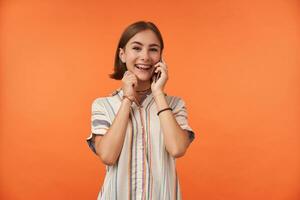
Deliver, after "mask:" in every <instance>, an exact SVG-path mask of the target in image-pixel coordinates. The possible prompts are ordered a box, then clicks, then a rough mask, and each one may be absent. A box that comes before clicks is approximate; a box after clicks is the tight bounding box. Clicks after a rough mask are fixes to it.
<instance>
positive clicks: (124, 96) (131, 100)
mask: <svg viewBox="0 0 300 200" xmlns="http://www.w3.org/2000/svg"><path fill="white" fill-rule="evenodd" d="M125 98H126V99H129V101H130V102H131V104H132V102H134V100H133V99H130V98H129V97H128V96H127V95H123V99H125Z"/></svg>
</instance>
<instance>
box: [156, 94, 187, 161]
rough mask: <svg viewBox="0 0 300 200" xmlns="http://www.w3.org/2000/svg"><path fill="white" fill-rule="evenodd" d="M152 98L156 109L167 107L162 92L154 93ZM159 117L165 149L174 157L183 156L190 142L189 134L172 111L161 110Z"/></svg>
mask: <svg viewBox="0 0 300 200" xmlns="http://www.w3.org/2000/svg"><path fill="white" fill-rule="evenodd" d="M154 99H155V102H156V105H157V109H158V110H161V109H164V108H167V107H169V105H168V103H167V100H166V97H165V95H164V93H162V92H160V93H158V94H155V95H154ZM159 119H160V124H161V126H162V129H163V134H164V135H163V137H164V143H165V146H166V149H167V151H168V152H169V153H170V154H171V155H172V156H173V157H175V158H178V157H181V156H183V155H184V154H185V152H186V150H187V148H188V146H189V145H190V143H191V140H190V139H189V134H188V133H187V131H185V130H183V129H182V128H181V127H180V126H179V124H178V123H177V121H176V119H175V117H174V114H173V112H172V111H170V110H166V111H163V112H161V113H160V114H159Z"/></svg>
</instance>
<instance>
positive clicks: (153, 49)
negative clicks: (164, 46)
mask: <svg viewBox="0 0 300 200" xmlns="http://www.w3.org/2000/svg"><path fill="white" fill-rule="evenodd" d="M150 51H158V49H155V48H152V49H150Z"/></svg>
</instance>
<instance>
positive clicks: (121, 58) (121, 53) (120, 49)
mask: <svg viewBox="0 0 300 200" xmlns="http://www.w3.org/2000/svg"><path fill="white" fill-rule="evenodd" d="M119 58H120V60H121V61H122V63H125V62H126V56H125V52H124V50H123V49H122V48H119Z"/></svg>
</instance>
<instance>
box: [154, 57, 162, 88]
mask: <svg viewBox="0 0 300 200" xmlns="http://www.w3.org/2000/svg"><path fill="white" fill-rule="evenodd" d="M159 62H161V59H160V60H159ZM160 75H161V72H160V71H159V72H156V73H154V75H153V76H154V82H155V83H156V81H157V80H158V79H159V78H160Z"/></svg>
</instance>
